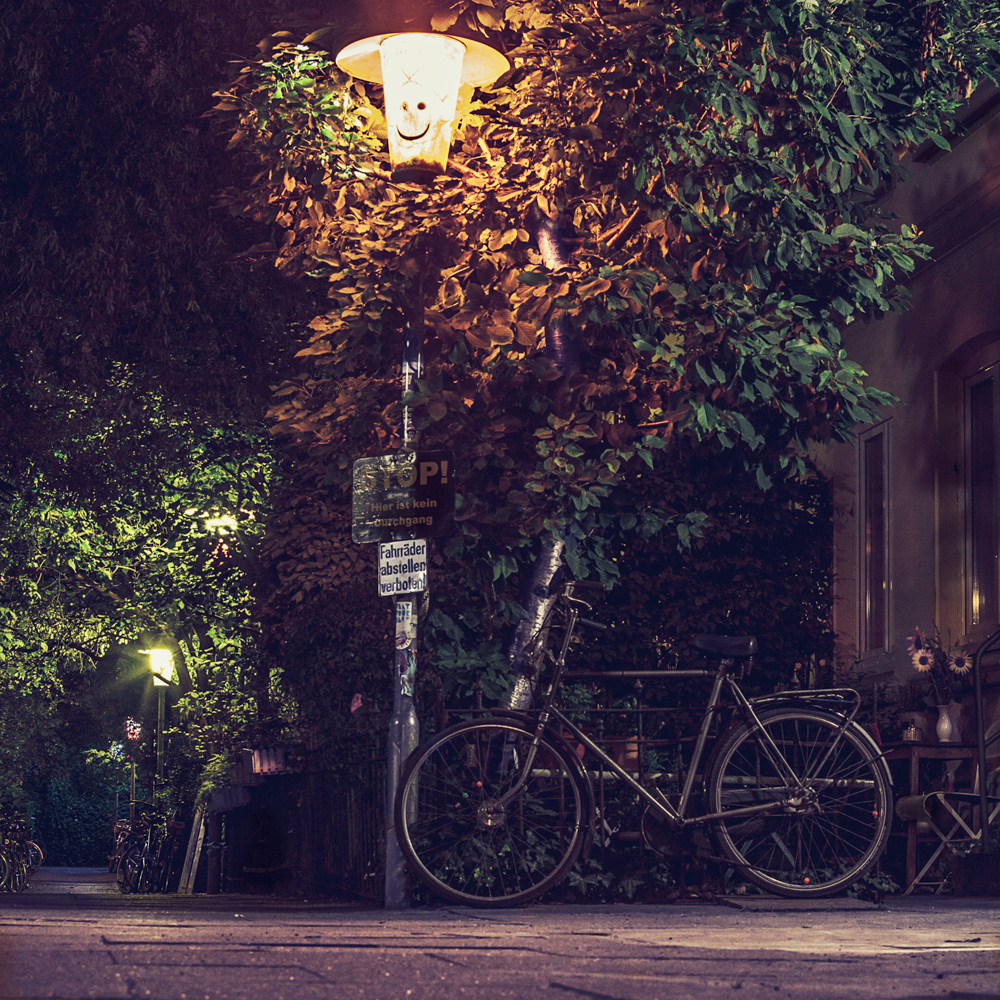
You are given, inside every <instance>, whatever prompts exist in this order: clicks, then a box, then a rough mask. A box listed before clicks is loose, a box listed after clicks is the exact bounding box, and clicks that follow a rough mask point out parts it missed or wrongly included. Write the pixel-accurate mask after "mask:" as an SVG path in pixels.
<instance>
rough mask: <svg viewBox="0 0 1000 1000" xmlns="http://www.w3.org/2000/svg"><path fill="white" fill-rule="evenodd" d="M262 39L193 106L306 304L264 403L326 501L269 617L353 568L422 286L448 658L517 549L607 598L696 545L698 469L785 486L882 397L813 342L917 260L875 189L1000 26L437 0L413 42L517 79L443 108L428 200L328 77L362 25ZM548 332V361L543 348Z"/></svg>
mask: <svg viewBox="0 0 1000 1000" xmlns="http://www.w3.org/2000/svg"><path fill="white" fill-rule="evenodd" d="M410 26H413V27H417V28H420V27H428V25H423V24H420V23H416V22H415V23H413V24H412V25H410ZM290 27H293V28H294V30H293V31H290V32H286V33H281V34H277V35H274V36H272V37H271V38H270V40H269V41H268V42H267V43H265V44H264V45H263V46H262V47H261V54H260V55H259V57H258V58H256V59H254V60H251V61H250V62H248V63H247V65H246V66H245V67H244V69H243V71H242V73H241V75H240V76H239V78H238V79H237V81H236V83H235V84H234V86H232V87H231V88H229V89H228V90H226V91H225V92H224V93H223V94H222V100H221V103H220V104H219V106H218V108H217V115H218V117H219V120H220V121H221V122H222V124H223V126H224V127H225V128H226V129H227V131H228V132H229V133H230V134H232V136H233V137H232V142H231V145H232V148H233V149H234V150H236V151H239V152H242V153H243V154H244V155H245V156H247V157H249V158H250V160H251V162H253V163H255V164H256V165H257V166H258V168H259V173H258V174H257V178H256V182H255V183H254V184H253V185H251V186H250V187H248V188H242V189H238V190H233V191H231V192H230V194H229V202H230V204H231V206H232V207H233V209H234V210H239V211H242V212H244V213H246V214H248V215H250V216H252V217H254V218H256V219H257V220H259V221H261V222H264V223H267V224H269V225H271V226H272V227H273V230H274V233H275V236H274V248H275V260H276V263H277V266H278V268H279V269H280V270H282V271H284V272H286V273H292V274H296V275H307V274H308V275H309V276H310V277H311V279H312V280H313V281H316V282H321V283H322V284H323V287H324V290H325V296H326V301H325V304H324V307H323V309H322V310H321V311H319V312H318V313H317V314H316V316H315V317H314V318H313V319H312V321H311V323H310V324H309V328H308V331H307V334H306V336H305V337H303V339H302V341H301V344H300V346H299V351H298V354H297V359H298V367H297V373H296V375H295V377H293V378H290V379H288V380H287V381H286V382H285V383H284V385H282V386H281V388H280V389H279V390H278V392H277V395H276V398H275V402H274V405H273V408H272V412H271V417H272V420H273V422H274V429H275V432H276V434H277V435H278V438H279V441H280V442H281V443H282V445H283V447H284V449H285V451H286V454H287V455H289V456H290V457H291V458H292V459H293V460H294V465H295V475H296V476H297V477H298V482H299V484H300V487H301V490H302V492H301V493H300V496H306V495H310V493H311V495H312V496H313V497H314V498H315V497H317V496H320V495H326V494H329V495H330V496H331V497H332V498H333V501H332V507H333V509H334V510H339V512H340V513H339V515H338V517H337V520H336V529H335V530H336V532H337V534H336V535H335V538H336V545H335V548H336V550H337V552H338V555H337V558H335V559H332V560H327V561H326V562H325V563H324V564H323V565H322V566H316V565H315V564H310V563H308V562H307V561H304V560H303V559H301V558H299V557H298V556H297V554H296V549H297V548H298V549H301V537H302V535H303V533H306V534H311V535H312V536H313V537H318V536H321V535H323V533H324V532H323V529H322V527H321V526H317V525H315V524H313V525H311V526H310V527H308V528H306V527H305V526H304V522H303V521H296V520H295V518H294V517H293V518H290V519H287V520H286V521H285V522H284V523H285V531H286V535H287V538H288V539H289V545H288V546H287V547H285V549H284V551H285V555H286V557H287V558H285V559H284V561H283V563H282V566H283V569H282V573H281V579H282V585H281V587H280V588H279V590H278V592H277V595H276V598H275V601H274V602H273V604H272V610H273V611H274V613H275V615H276V616H278V617H280V615H281V610H280V609H281V606H283V605H285V604H286V603H289V602H296V601H302V600H304V599H305V598H306V597H307V595H308V594H309V593H310V592H312V591H314V590H315V589H317V588H319V587H320V586H325V587H327V588H334V589H335V588H337V587H340V588H346V587H347V586H355V583H354V581H355V577H356V574H357V573H358V572H359V571H361V572H364V567H365V559H366V556H365V555H364V554H363V553H362V552H359V551H358V550H357V549H356V548H352V547H351V546H350V543H349V540H348V539H347V538H346V526H347V517H348V515H347V511H348V510H349V504H350V491H351V465H352V462H353V460H354V459H355V458H357V457H358V456H365V455H374V454H379V453H382V452H385V451H387V450H389V449H392V448H395V447H396V446H398V444H399V443H400V432H399V428H400V411H399V402H398V389H397V383H396V379H395V375H396V364H397V362H396V359H397V358H398V357H399V356H400V351H401V342H402V328H403V325H404V322H405V320H406V317H407V316H408V315H410V313H411V311H412V309H413V307H414V304H415V303H418V302H419V303H422V304H423V305H424V307H425V318H426V325H427V331H426V342H425V372H424V375H423V378H422V379H421V380H420V381H419V382H418V384H417V386H416V389H415V390H414V391H413V392H412V394H411V396H410V398H409V400H408V402H409V404H410V406H411V408H412V410H413V412H414V413H415V416H416V422H417V425H418V428H419V433H420V440H421V444H422V446H424V447H426V448H441V449H445V450H448V451H450V452H451V453H452V454H453V455H454V457H455V461H456V472H457V481H458V483H459V486H458V491H459V498H458V506H457V514H456V527H455V531H454V533H453V534H452V535H451V536H450V537H448V538H447V539H445V540H444V541H443V542H442V544H441V545H440V547H439V548H438V551H437V555H436V561H437V567H438V569H439V573H438V574H437V575H436V576H435V580H436V581H440V582H436V583H435V588H436V596H437V598H438V607H439V610H440V614H439V616H438V617H437V618H436V619H435V620H436V622H437V625H438V631H437V634H436V636H435V638H434V639H433V640H432V641H434V642H436V643H437V646H438V654H439V656H442V655H444V653H443V652H442V651H443V650H446V649H447V650H450V651H451V655H453V657H454V658H460V656H461V650H462V649H469V648H476V640H477V639H487V638H488V637H489V636H490V634H491V630H492V628H493V622H494V618H495V616H496V615H497V614H498V613H499V614H500V615H501V616H503V615H505V614H507V613H508V612H509V611H510V609H511V607H512V605H513V604H516V599H517V596H518V595H517V591H516V590H514V589H512V588H511V587H509V586H506V585H504V581H507V580H509V581H511V582H514V583H518V584H523V583H524V582H525V574H526V573H527V572H529V571H530V567H531V566H532V565H533V563H534V560H535V558H536V556H537V554H538V552H539V546H546V545H547V546H550V547H551V546H552V545H555V546H558V547H560V548H561V549H563V550H564V552H565V559H566V561H567V563H568V565H569V568H570V570H571V571H572V572H573V573H576V574H579V575H583V576H586V575H594V574H596V575H599V576H600V577H601V578H602V579H604V580H607V581H613V580H614V579H616V578H617V577H619V575H620V574H621V572H622V560H623V558H624V556H625V554H626V553H628V552H629V551H630V548H631V547H633V546H634V545H635V544H636V543H637V542H638V543H640V544H651V542H650V540H654V539H655V540H657V542H656V543H657V544H661V545H662V544H663V540H664V539H667V540H668V541H667V545H666V546H665V550H669V549H671V548H672V547H673V546H674V545H675V544H676V543H677V542H678V541H679V542H680V543H681V544H682V545H683V544H686V543H689V542H690V541H691V540H692V538H695V537H696V536H697V535H698V533H699V532H700V531H701V530H702V529H703V527H704V524H705V521H704V506H705V505H704V504H703V503H701V502H700V501H699V498H698V497H697V496H692V488H691V487H692V484H697V483H698V482H700V481H704V480H705V479H706V478H707V479H712V478H713V476H714V478H715V481H716V482H725V483H726V485H727V489H730V490H732V491H734V492H735V493H737V494H738V493H739V492H740V491H741V490H751V491H752V490H766V489H767V488H768V487H769V486H770V485H771V484H772V483H774V482H775V481H776V480H784V479H788V478H789V477H792V478H794V477H797V476H801V475H803V474H804V473H805V472H806V469H807V466H806V460H805V455H806V453H807V450H808V448H809V447H810V445H811V444H812V443H813V442H822V441H827V440H831V439H835V440H844V439H847V438H849V437H850V435H851V433H852V428H853V427H854V426H855V425H856V424H857V423H859V422H861V423H863V422H865V421H868V420H870V419H872V417H873V416H874V415H875V413H876V412H877V411H878V408H879V407H880V406H881V405H883V404H885V403H887V402H888V401H889V400H888V397H887V396H886V395H885V394H884V393H882V392H880V391H879V390H878V389H877V388H873V387H870V386H868V385H866V383H865V380H864V374H865V373H864V372H862V371H861V370H860V368H859V367H858V366H857V365H856V364H855V363H854V362H852V361H851V359H850V358H849V357H848V356H847V353H846V351H845V350H844V348H843V346H842V343H841V337H840V331H841V328H842V327H843V326H844V325H845V324H846V323H848V322H850V321H853V320H857V319H862V318H865V317H876V316H878V315H881V314H882V313H883V312H885V311H886V310H889V309H893V308H896V307H897V306H899V305H900V304H901V302H902V301H903V298H904V297H903V295H902V294H901V292H900V288H899V280H900V278H901V277H905V275H906V274H907V273H908V272H910V271H911V270H912V269H913V267H914V263H915V261H916V260H918V259H919V258H920V257H921V256H923V255H924V254H925V253H926V248H925V247H923V246H922V245H921V244H920V243H919V240H918V234H916V233H914V232H913V231H912V230H909V229H907V228H905V227H904V228H902V229H899V228H898V227H895V226H894V224H893V223H892V221H891V220H889V219H885V218H883V217H882V216H881V215H880V213H879V211H878V198H879V197H880V195H881V194H882V193H883V192H884V190H885V189H886V187H887V186H888V185H891V184H892V183H893V182H894V178H895V177H896V175H897V172H898V169H899V167H898V156H899V152H900V150H905V149H906V148H909V147H912V146H914V145H916V144H919V143H921V142H924V141H928V140H930V141H933V142H935V143H938V144H939V145H942V146H943V145H946V141H945V139H944V138H942V136H943V135H945V134H946V133H947V132H948V131H949V130H950V129H951V128H952V127H953V124H954V114H955V112H956V110H957V109H958V107H959V106H960V104H961V102H962V100H963V97H964V96H965V95H967V94H968V93H969V90H970V87H971V86H972V85H973V84H974V83H975V82H977V81H979V80H994V81H995V79H996V67H997V62H996V54H997V45H998V37H1000V35H998V27H1000V14H998V8H997V5H996V4H995V3H986V4H984V3H979V2H971V0H940V2H935V3H929V4H921V5H915V4H912V3H910V2H909V0H838V2H820V0H756V2H755V0H746V2H732V0H726V2H723V0H702V2H683V3H681V2H678V3H642V2H634V3H617V2H615V3H611V2H604V0H593V2H589V0H588V2H575V0H506V2H504V0H457V2H455V3H452V4H451V5H444V4H440V5H439V6H438V9H437V10H436V11H434V12H433V15H432V17H431V19H430V24H429V27H431V28H432V29H433V30H453V31H458V32H460V33H465V34H473V35H477V36H479V37H487V38H489V39H490V40H491V41H492V42H493V43H494V44H497V45H498V46H500V47H501V48H503V49H504V50H505V51H506V52H507V54H508V55H509V56H510V58H511V59H512V60H513V63H514V68H513V70H512V71H511V72H510V73H509V74H507V75H506V76H505V77H504V78H502V79H501V80H500V81H499V82H498V83H497V84H496V85H495V86H494V87H493V88H492V89H491V90H490V91H489V92H486V93H482V94H480V95H479V97H478V99H476V100H472V101H468V102H466V103H465V104H464V105H463V106H462V107H461V109H460V118H459V122H458V129H457V134H456V139H455V143H454V146H453V149H452V153H451V166H450V169H449V172H448V173H447V175H445V176H442V177H439V178H437V179H436V180H435V181H434V182H433V183H432V184H430V185H428V186H417V185H414V184H407V183H397V182H395V181H393V180H392V179H391V177H390V175H389V171H388V168H387V162H386V158H385V153H384V150H383V141H382V139H383V136H384V120H383V118H382V113H381V110H380V94H379V88H378V87H377V86H373V85H370V84H363V83H361V82H359V81H352V80H348V79H346V78H345V77H344V76H343V75H342V74H340V73H339V72H338V71H337V70H336V68H335V67H334V65H333V62H332V58H331V55H330V53H332V52H336V51H337V49H338V47H339V46H340V44H342V43H343V42H346V41H350V40H353V37H356V34H357V32H355V33H354V34H350V33H348V32H347V31H346V30H344V24H343V23H340V24H335V25H333V27H332V30H330V29H328V30H324V29H320V30H318V31H317V30H314V29H317V28H320V24H319V23H317V22H314V23H313V24H311V25H310V26H309V27H308V28H302V27H301V26H292V25H290ZM310 32H311V33H310ZM546 241H549V242H550V243H554V244H555V245H556V246H557V247H558V246H561V247H563V248H564V249H567V250H569V251H570V252H569V253H567V254H565V255H564V258H565V259H557V258H553V257H551V256H548V255H547V254H546V252H545V250H546V246H545V244H546ZM559 338H567V339H568V340H569V341H570V342H571V343H573V344H575V345H576V357H575V358H573V359H572V360H571V361H570V363H568V364H567V363H564V362H565V357H563V359H562V360H560V359H559V358H557V357H555V356H554V352H553V344H554V342H555V341H556V340H557V339H559ZM712 469H714V470H715V472H714V473H712V472H710V471H709V470H712ZM706 473H707V476H706ZM720 477H721V478H720ZM300 502H302V503H305V501H300ZM317 502H318V501H317ZM323 502H324V503H326V504H328V505H329V501H328V500H324V501H323ZM326 537H327V539H328V540H330V539H332V538H333V537H334V536H332V535H330V534H329V533H327V536H326ZM670 539H672V541H670ZM643 540H646V541H645V542H643ZM270 545H271V547H272V550H273V551H274V552H275V553H280V552H281V551H282V542H281V538H280V537H272V539H271V542H270ZM347 627H348V626H347V625H345V628H347ZM445 659H447V656H445Z"/></svg>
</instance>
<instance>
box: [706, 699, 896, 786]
mask: <svg viewBox="0 0 1000 1000" xmlns="http://www.w3.org/2000/svg"><path fill="white" fill-rule="evenodd" d="M831 690H832V691H836V690H837V689H831ZM847 690H852V689H850V688H848V689H847ZM820 693H821V694H824V693H826V692H820ZM855 693H856V692H855ZM811 694H812V692H810V695H811ZM796 695H797V692H794V691H790V692H784V691H779V692H778V693H777V694H768V695H762V696H761V697H760V698H750V699H749V701H750V704H751V705H752V706H753V707H754V709H757V708H758V706H762V708H761V711H760V712H759V713H758V714H759V715H760V718H761V721H762V722H763V721H765V720H766V719H767V716H768V715H769V714H770V712H771V711H772V710H773V709H784V708H791V709H804V708H808V709H809V710H810V711H812V712H820V713H822V714H824V715H827V716H829V717H830V719H831V720H834V721H837V722H842V721H843V720H844V718H845V717H846V718H847V725H848V728H849V729H850V730H851V732H852V733H854V735H855V736H857V737H858V738H859V739H860V740H861V742H862V743H864V744H865V746H866V747H867V748H868V751H869V753H871V755H872V757H874V758H875V759H876V760H877V761H878V762H879V764H880V765H881V768H882V770H883V771H884V772H885V775H886V777H887V778H888V780H889V784H890V785H892V784H894V782H893V780H892V770H891V769H890V768H889V765H888V764H887V763H886V760H885V751H884V750H883V749H882V748H881V747H880V746H879V745H878V743H877V742H876V741H875V737H874V736H872V734H871V733H870V732H868V730H867V729H865V727H864V726H862V725H861V724H860V723H858V722H855V721H854V720H853V719H852V718H851V717H850V716H845V714H844V713H843V712H838V711H837V710H836V709H834V708H830V707H828V706H826V705H823V704H817V702H816V701H812V700H810V698H809V697H808V696H807V697H801V696H798V697H796ZM786 696H787V697H786ZM762 703H763V705H762ZM743 721H744V720H742V719H740V718H739V717H734V718H733V720H732V721H731V722H730V724H729V725H728V726H726V729H725V731H724V732H723V733H721V734H720V736H719V739H718V741H717V743H716V745H717V746H718V745H719V744H721V743H722V738H723V736H725V735H726V733H728V732H729V731H730V730H731V729H735V728H736V727H737V726H738V725H740V724H741V723H742V722H743Z"/></svg>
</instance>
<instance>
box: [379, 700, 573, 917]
mask: <svg viewBox="0 0 1000 1000" xmlns="http://www.w3.org/2000/svg"><path fill="white" fill-rule="evenodd" d="M531 739H532V734H531V733H530V732H529V731H528V729H527V728H526V727H525V726H524V725H523V724H521V723H519V722H517V721H515V720H507V719H483V720H481V721H477V722H465V723H459V724H458V725H456V726H452V727H451V728H450V729H446V730H444V731H443V732H442V733H440V734H439V735H438V736H437V737H435V738H434V739H433V740H431V741H430V742H429V743H427V744H425V745H424V746H422V747H418V748H417V750H416V751H414V753H413V755H412V756H411V757H410V759H409V761H408V762H407V766H406V769H405V771H404V774H403V778H402V782H401V784H400V790H399V795H398V797H397V800H396V830H397V833H398V836H399V845H400V848H401V850H402V852H403V855H404V857H405V858H406V859H407V861H408V862H409V865H410V867H411V869H412V871H413V872H414V873H415V874H416V875H417V876H418V877H419V878H420V880H421V881H422V882H424V883H425V884H426V885H427V886H428V887H429V888H430V889H431V890H432V891H434V892H435V893H437V894H438V895H440V896H443V897H444V898H445V899H447V900H449V901H451V902H455V903H463V904H466V905H470V906H514V905H516V904H518V903H525V902H528V901H529V900H532V899H536V898H537V897H539V896H541V895H542V894H543V893H544V892H546V891H548V890H549V889H551V888H552V887H553V886H555V885H557V884H558V883H559V882H560V881H561V880H562V879H563V878H564V877H565V876H566V875H567V874H568V872H569V870H570V868H572V866H573V864H574V862H575V861H576V859H577V858H578V857H579V855H580V851H581V849H582V847H583V844H584V842H585V840H586V834H587V822H588V821H589V819H590V812H591V811H590V798H589V796H588V794H587V792H586V787H585V786H584V784H583V780H582V779H581V778H580V776H579V766H578V765H577V764H576V763H574V762H573V760H572V759H571V758H570V755H569V751H568V750H567V749H565V748H563V747H562V746H561V745H559V744H558V743H556V742H553V741H550V740H549V739H545V738H543V739H542V741H541V746H540V747H539V750H538V753H537V754H536V756H535V759H534V761H533V763H532V766H531V769H530V771H527V772H526V771H525V770H524V768H523V766H522V765H523V763H524V761H525V752H526V750H527V747H528V745H529V744H530V743H531ZM511 792H513V793H514V794H513V797H512V798H511V799H510V801H504V796H506V795H508V793H511Z"/></svg>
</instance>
